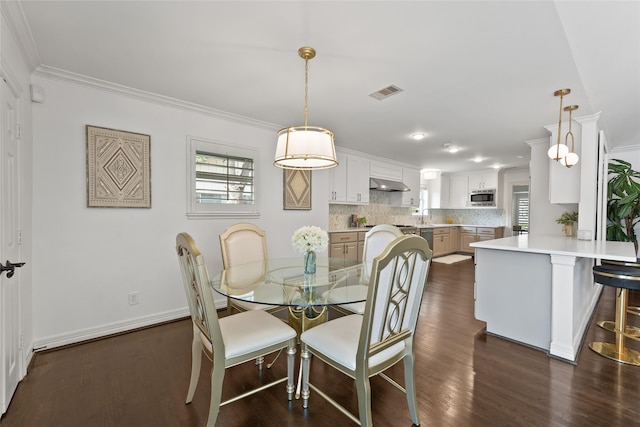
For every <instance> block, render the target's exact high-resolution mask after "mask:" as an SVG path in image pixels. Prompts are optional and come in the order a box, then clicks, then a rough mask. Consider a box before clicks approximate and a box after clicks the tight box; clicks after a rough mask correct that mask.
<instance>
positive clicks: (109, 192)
mask: <svg viewBox="0 0 640 427" xmlns="http://www.w3.org/2000/svg"><path fill="white" fill-rule="evenodd" d="M86 128H87V129H86V130H87V206H88V207H101V208H150V207H151V137H150V136H149V135H143V134H140V133H133V132H125V131H121V130H115V129H107V128H101V127H96V126H90V125H87V126H86Z"/></svg>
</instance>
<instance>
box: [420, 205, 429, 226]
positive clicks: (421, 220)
mask: <svg viewBox="0 0 640 427" xmlns="http://www.w3.org/2000/svg"><path fill="white" fill-rule="evenodd" d="M424 211H427V215H429V213H428V212H429V208H424V209H422V211H421V212H420V217H421V218H420V224H422V225H424Z"/></svg>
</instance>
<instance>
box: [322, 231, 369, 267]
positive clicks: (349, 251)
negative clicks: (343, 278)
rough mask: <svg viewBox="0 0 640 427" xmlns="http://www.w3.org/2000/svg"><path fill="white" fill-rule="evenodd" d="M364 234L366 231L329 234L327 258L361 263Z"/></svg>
mask: <svg viewBox="0 0 640 427" xmlns="http://www.w3.org/2000/svg"><path fill="white" fill-rule="evenodd" d="M365 234H367V231H366V230H362V231H336V232H331V233H329V257H330V258H343V259H349V260H357V261H361V260H362V252H363V250H364V236H365Z"/></svg>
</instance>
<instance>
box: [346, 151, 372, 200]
mask: <svg viewBox="0 0 640 427" xmlns="http://www.w3.org/2000/svg"><path fill="white" fill-rule="evenodd" d="M347 202H349V203H350V204H354V205H355V204H368V203H369V160H367V159H363V158H361V157H356V156H347Z"/></svg>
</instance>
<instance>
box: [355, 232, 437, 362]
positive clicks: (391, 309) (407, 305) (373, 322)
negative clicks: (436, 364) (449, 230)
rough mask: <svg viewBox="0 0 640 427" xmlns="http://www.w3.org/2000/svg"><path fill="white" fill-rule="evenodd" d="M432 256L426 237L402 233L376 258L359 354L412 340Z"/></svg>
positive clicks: (369, 352) (369, 353)
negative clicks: (403, 234) (402, 234)
mask: <svg viewBox="0 0 640 427" xmlns="http://www.w3.org/2000/svg"><path fill="white" fill-rule="evenodd" d="M431 256H432V251H431V249H429V245H428V244H427V242H426V241H425V240H424V239H423V238H421V237H419V236H402V237H398V238H396V239H395V240H394V241H393V242H392V243H390V244H389V245H388V246H387V248H386V249H385V251H384V252H383V253H382V254H380V255H379V256H378V257H376V258H375V260H374V262H373V268H372V273H371V274H372V276H371V280H370V284H369V295H368V297H367V303H366V306H365V312H364V318H363V324H362V327H363V328H366V330H365V331H363V333H362V334H361V341H360V344H359V349H358V355H359V356H358V357H366V358H368V357H370V356H372V355H373V354H375V353H377V352H380V351H382V350H384V349H385V348H388V347H390V346H392V345H394V344H396V343H397V342H399V341H401V340H412V339H413V334H414V331H415V328H416V324H417V320H418V314H419V312H420V304H421V302H422V295H423V293H424V287H425V283H426V278H427V274H428V270H429V266H430V264H431ZM365 366H366V365H365Z"/></svg>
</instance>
